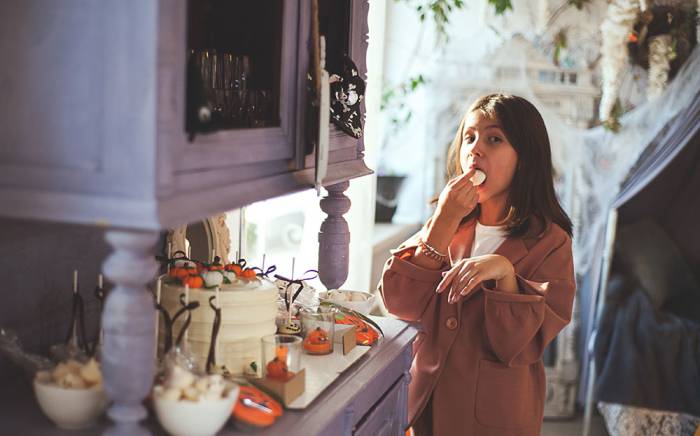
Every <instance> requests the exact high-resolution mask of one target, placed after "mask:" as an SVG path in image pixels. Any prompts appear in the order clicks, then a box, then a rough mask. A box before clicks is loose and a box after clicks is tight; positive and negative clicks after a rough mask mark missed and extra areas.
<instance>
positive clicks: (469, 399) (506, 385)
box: [380, 220, 576, 436]
mask: <svg viewBox="0 0 700 436" xmlns="http://www.w3.org/2000/svg"><path fill="white" fill-rule="evenodd" d="M474 226H475V221H474V220H472V221H470V222H467V223H465V224H463V225H462V226H460V228H459V229H458V231H457V233H456V234H455V236H454V237H453V239H452V242H451V243H450V247H449V254H450V259H451V261H452V262H453V263H454V262H456V261H458V260H459V259H462V258H465V257H469V255H470V251H471V246H472V241H473V238H474ZM416 245H417V243H416V237H415V236H414V238H411V239H409V240H408V241H406V242H405V243H404V244H402V246H401V247H399V249H398V250H396V251H394V252H392V254H393V256H392V257H391V258H390V259H389V260H388V261H387V263H386V265H385V268H384V273H383V276H382V282H381V285H380V286H381V292H382V296H383V298H384V303H385V305H386V307H387V309H388V310H389V312H391V313H392V314H394V315H396V316H397V317H399V318H401V319H403V320H406V321H416V322H419V323H420V326H421V328H422V332H421V333H419V335H418V337H417V339H416V342H415V343H414V348H413V350H414V359H413V365H412V367H411V375H412V377H413V378H412V381H411V384H410V387H409V419H410V420H411V422H412V423H414V424H415V422H416V420H417V418H419V416H420V418H421V419H420V420H419V424H424V423H425V422H430V420H428V421H426V419H425V416H426V415H425V414H422V412H423V411H424V410H430V409H431V408H432V434H434V435H439V436H447V435H476V436H490V435H498V436H511V435H512V436H530V435H532V436H535V435H537V436H539V434H540V428H541V425H542V416H543V409H544V400H545V385H546V382H545V375H544V365H543V363H542V353H543V352H544V349H545V347H546V346H547V344H549V342H550V341H552V339H554V337H555V336H556V335H557V333H559V331H560V330H561V329H562V328H563V327H564V326H565V325H566V324H568V323H569V321H570V320H571V310H572V306H573V300H574V294H575V290H576V284H575V279H574V268H573V257H572V252H571V238H570V237H569V235H568V234H567V233H566V232H565V231H564V230H563V229H562V228H561V227H559V226H558V225H557V224H553V223H550V224H548V225H547V226H546V229H545V230H544V231H543V232H541V233H539V234H536V233H535V232H531V233H530V234H528V235H525V236H524V237H522V238H517V239H507V240H506V241H505V242H503V244H502V245H501V246H500V247H499V248H498V249H497V250H496V254H500V255H503V256H505V257H506V258H508V259H509V260H510V261H511V263H512V264H513V265H514V267H515V272H516V274H517V281H518V285H519V288H520V292H519V293H517V294H514V293H506V292H502V291H499V290H498V289H494V285H495V283H494V282H493V281H488V282H485V283H483V284H482V286H481V288H479V289H478V290H477V291H475V292H473V293H472V294H470V295H469V296H467V298H466V300H464V299H463V300H462V302H461V303H459V304H457V305H455V304H448V303H447V295H448V292H447V291H445V292H443V293H442V294H436V293H435V288H436V287H437V284H438V283H439V282H440V280H441V278H442V275H441V273H442V272H443V271H445V270H446V269H447V268H446V269H444V270H429V269H425V268H422V267H419V266H416V265H414V264H412V263H410V262H409V261H407V260H405V257H406V256H409V255H410V253H411V252H413V251H414V250H415V248H416ZM402 256H403V257H404V259H402ZM431 399H432V402H431V403H430V406H431V407H429V408H426V405H428V401H429V400H431ZM421 414H422V415H421ZM416 427H420V425H416Z"/></svg>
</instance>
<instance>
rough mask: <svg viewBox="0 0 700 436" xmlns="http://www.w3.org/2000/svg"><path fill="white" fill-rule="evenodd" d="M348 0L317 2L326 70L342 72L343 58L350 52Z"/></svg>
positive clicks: (349, 8)
mask: <svg viewBox="0 0 700 436" xmlns="http://www.w3.org/2000/svg"><path fill="white" fill-rule="evenodd" d="M350 6H351V5H350V0H319V2H318V21H319V32H320V33H321V35H323V36H325V37H326V70H328V72H329V73H330V74H341V73H342V72H343V57H344V56H346V55H347V54H348V53H349V51H350V15H351V7H350Z"/></svg>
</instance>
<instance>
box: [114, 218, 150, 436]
mask: <svg viewBox="0 0 700 436" xmlns="http://www.w3.org/2000/svg"><path fill="white" fill-rule="evenodd" d="M106 239H107V242H108V243H109V244H110V245H111V246H112V248H113V250H114V251H113V252H112V254H111V255H110V256H109V257H108V258H107V260H106V261H105V263H104V265H103V266H102V268H103V272H104V274H105V276H106V277H107V278H108V279H109V280H110V281H111V282H112V283H113V284H114V285H115V286H114V288H113V289H112V290H111V291H110V293H109V295H108V297H107V301H106V303H105V308H104V312H103V315H102V326H103V329H104V345H103V349H102V368H103V372H104V385H105V391H106V392H107V395H108V396H109V398H110V399H111V400H112V401H113V404H112V406H111V407H110V409H109V410H108V412H107V414H108V415H109V417H110V418H111V419H112V420H113V421H114V422H115V423H116V427H117V429H115V430H118V429H119V427H124V428H126V427H133V425H134V423H136V422H138V421H140V420H142V419H144V418H145V417H146V416H147V412H146V409H145V408H144V407H143V405H142V404H141V403H142V401H143V399H144V398H145V397H146V395H148V392H149V390H150V389H151V383H152V382H153V375H154V371H155V362H154V358H153V356H154V355H155V346H156V342H155V336H154V335H155V319H156V318H155V309H154V307H153V298H152V296H151V294H150V293H149V292H148V291H147V290H146V283H148V282H149V281H150V280H151V279H153V277H154V276H155V274H156V269H157V264H156V261H155V258H154V256H153V252H152V248H153V246H154V244H155V243H156V241H157V240H158V233H157V232H142V231H127V230H111V231H108V232H107V234H106ZM117 432H118V431H117Z"/></svg>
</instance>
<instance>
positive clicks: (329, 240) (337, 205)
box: [318, 181, 350, 289]
mask: <svg viewBox="0 0 700 436" xmlns="http://www.w3.org/2000/svg"><path fill="white" fill-rule="evenodd" d="M348 187H350V182H348V181H345V182H340V183H338V184H335V185H330V186H327V187H326V189H327V190H328V195H327V196H326V197H324V198H323V199H322V200H321V210H323V211H324V212H325V213H327V214H328V216H327V217H326V219H325V220H324V221H323V223H321V229H320V231H319V232H318V275H319V278H320V279H321V282H322V283H323V285H324V286H325V287H326V288H328V289H338V288H339V287H340V286H341V285H342V284H343V283H345V280H347V278H348V263H349V259H350V228H349V226H348V222H347V221H345V218H343V215H344V214H346V213H347V212H348V210H350V199H349V198H348V197H346V196H345V194H344V192H345V191H346V190H347V189H348Z"/></svg>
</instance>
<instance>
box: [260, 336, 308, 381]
mask: <svg viewBox="0 0 700 436" xmlns="http://www.w3.org/2000/svg"><path fill="white" fill-rule="evenodd" d="M261 341H262V347H263V350H262V351H263V375H264V376H265V377H267V378H272V379H275V380H281V381H287V380H289V379H290V378H292V377H294V374H296V373H297V372H299V371H300V370H301V353H302V351H301V338H300V337H298V336H292V335H268V336H263V337H262V339H261Z"/></svg>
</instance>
